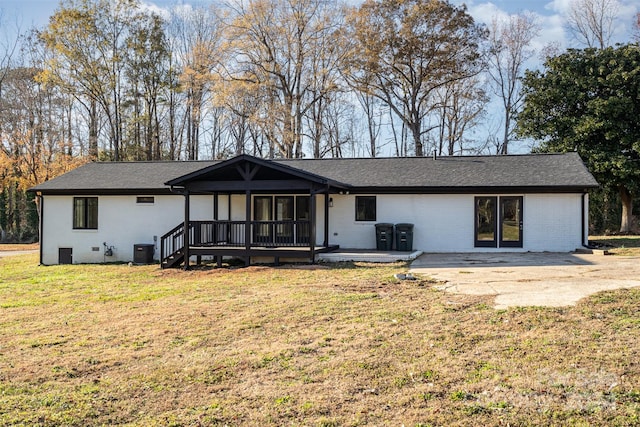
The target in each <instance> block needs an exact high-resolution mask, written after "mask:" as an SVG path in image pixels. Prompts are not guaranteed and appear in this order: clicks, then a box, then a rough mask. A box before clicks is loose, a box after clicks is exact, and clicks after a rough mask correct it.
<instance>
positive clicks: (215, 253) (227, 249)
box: [189, 245, 338, 265]
mask: <svg viewBox="0 0 640 427" xmlns="http://www.w3.org/2000/svg"><path fill="white" fill-rule="evenodd" d="M336 249H338V246H337V245H332V246H315V247H314V248H313V251H312V250H311V248H310V247H309V246H305V247H302V246H298V247H272V246H252V247H251V248H249V249H247V248H245V247H241V246H221V245H215V246H189V255H190V256H196V257H197V259H198V261H199V260H200V259H201V257H203V256H212V257H214V259H215V260H216V262H217V264H218V265H221V264H222V258H223V257H231V258H240V259H244V260H245V264H247V265H249V263H250V260H251V258H258V257H259V258H273V262H274V263H275V264H276V265H277V264H279V263H280V260H281V259H283V258H299V259H307V260H308V261H309V262H315V256H316V255H317V254H320V253H326V252H331V251H334V250H336Z"/></svg>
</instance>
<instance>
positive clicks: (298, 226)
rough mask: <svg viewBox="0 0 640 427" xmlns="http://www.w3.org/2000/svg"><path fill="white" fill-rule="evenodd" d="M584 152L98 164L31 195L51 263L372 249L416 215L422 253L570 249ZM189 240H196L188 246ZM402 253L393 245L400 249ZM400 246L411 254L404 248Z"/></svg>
mask: <svg viewBox="0 0 640 427" xmlns="http://www.w3.org/2000/svg"><path fill="white" fill-rule="evenodd" d="M597 186H598V184H597V182H596V181H595V179H594V178H593V176H592V175H591V174H590V173H589V171H588V170H587V169H586V167H585V166H584V164H583V163H582V161H581V159H580V158H579V156H578V155H577V154H576V153H567V154H531V155H517V156H465V157H440V158H374V159H371V158H369V159H313V160H304V159H301V160H265V159H258V158H255V157H252V156H247V155H241V156H238V157H234V158H232V159H229V160H225V161H206V162H129V163H124V162H122V163H89V164H87V165H84V166H82V167H80V168H78V169H76V170H74V171H71V172H69V173H67V174H65V175H62V176H60V177H58V178H55V179H53V180H51V181H48V182H45V183H43V184H40V185H38V186H36V187H34V188H32V189H31V190H30V191H33V192H35V193H36V195H37V197H38V199H39V203H40V212H41V221H40V223H41V226H40V228H41V230H40V231H41V233H40V242H41V245H40V248H41V254H40V262H41V263H42V264H57V263H67V262H73V263H96V262H104V261H125V262H126V261H131V260H136V251H139V250H141V248H142V249H143V250H144V251H145V254H149V256H150V257H152V258H153V259H155V260H159V261H161V262H162V265H163V266H165V267H169V266H178V265H184V260H185V259H194V258H195V259H199V258H200V257H201V256H212V257H214V258H217V259H218V260H220V259H222V257H223V256H225V257H226V256H236V257H240V258H243V259H245V261H246V262H247V263H249V262H251V259H252V258H253V257H261V258H262V257H272V258H273V259H275V260H276V261H277V260H279V259H280V258H291V257H297V258H303V259H308V260H314V259H315V257H316V255H317V254H318V253H320V252H326V251H331V250H334V249H336V248H338V247H342V248H360V249H375V248H376V246H377V244H379V243H380V242H379V241H377V240H376V239H377V238H376V227H375V224H379V223H389V224H398V223H410V224H413V230H412V237H413V243H412V248H413V249H418V250H422V251H424V252H474V251H482V252H496V251H518V252H520V251H554V252H568V251H572V250H575V249H576V248H579V247H581V246H582V245H585V244H586V243H587V232H588V190H589V189H592V188H596V187H597ZM184 242H187V244H186V245H185V244H184ZM394 249H395V248H394ZM399 249H406V247H401V248H399Z"/></svg>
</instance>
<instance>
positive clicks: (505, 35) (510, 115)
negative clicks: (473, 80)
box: [489, 13, 540, 154]
mask: <svg viewBox="0 0 640 427" xmlns="http://www.w3.org/2000/svg"><path fill="white" fill-rule="evenodd" d="M539 31H540V28H539V26H538V24H537V22H536V20H535V17H534V16H533V15H532V14H528V13H523V14H519V15H511V16H510V17H509V18H508V19H506V20H499V19H498V18H494V19H493V22H492V24H491V35H490V36H489V43H490V47H489V75H490V76H491V79H492V80H493V83H494V84H493V86H494V90H495V93H496V95H497V96H498V98H499V99H500V101H501V102H502V111H503V116H502V137H501V138H496V142H497V143H498V144H499V146H498V149H497V152H498V153H499V154H508V153H509V143H510V141H511V139H512V136H513V128H514V117H515V115H516V114H517V112H518V111H519V110H520V108H521V107H522V99H523V94H522V91H521V83H520V78H521V77H522V75H523V73H524V68H525V63H526V62H527V60H529V59H530V58H531V57H532V56H533V55H534V54H535V51H534V50H533V49H532V48H531V41H532V39H533V38H535V37H536V36H537V35H538V33H539Z"/></svg>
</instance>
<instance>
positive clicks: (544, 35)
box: [0, 0, 640, 48]
mask: <svg viewBox="0 0 640 427" xmlns="http://www.w3.org/2000/svg"><path fill="white" fill-rule="evenodd" d="M143 1H144V2H145V3H147V4H149V5H153V6H157V7H171V6H172V5H175V4H194V3H197V4H206V3H207V1H206V0H193V1H192V0H156V1H153V0H143ZM347 1H348V2H349V3H353V4H355V3H358V2H359V0H347ZM451 1H452V2H453V3H455V4H461V3H466V4H467V6H468V8H469V12H470V13H471V15H472V16H473V17H474V18H475V19H476V20H477V21H480V22H485V23H489V22H490V21H491V18H492V17H493V16H495V15H507V14H514V13H518V12H522V11H525V10H528V11H531V12H534V13H535V14H536V15H538V20H539V23H540V26H541V28H542V30H541V33H540V36H539V37H538V38H537V39H536V40H534V44H535V45H536V47H543V46H545V45H547V44H548V43H550V42H554V43H556V44H558V45H559V47H560V48H566V47H570V46H571V43H572V42H571V39H570V37H569V35H568V34H567V33H566V31H565V30H564V29H563V24H564V22H565V20H564V15H565V13H566V11H567V10H568V7H569V3H570V2H571V1H572V0H492V1H487V0H465V1H463V0H451ZM618 1H619V3H620V10H619V15H620V19H619V21H618V23H617V25H616V36H615V41H618V42H625V41H627V40H628V39H629V34H630V32H631V30H632V25H633V17H634V16H635V14H636V13H637V12H640V0H618ZM57 6H58V0H0V10H1V11H2V12H3V21H2V25H3V26H4V27H5V28H4V30H7V31H9V30H13V29H14V28H15V26H16V23H17V24H18V25H19V27H20V28H21V29H22V30H25V29H27V28H30V27H32V26H35V27H42V26H45V25H46V24H47V22H48V18H49V16H50V15H51V14H53V13H54V11H55V9H56V8H57Z"/></svg>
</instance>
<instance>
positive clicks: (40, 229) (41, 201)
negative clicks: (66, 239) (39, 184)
mask: <svg viewBox="0 0 640 427" xmlns="http://www.w3.org/2000/svg"><path fill="white" fill-rule="evenodd" d="M36 201H37V206H36V207H37V208H38V211H39V212H38V217H39V218H38V219H39V223H40V224H38V233H39V235H38V243H39V245H38V246H39V247H40V249H39V251H40V265H44V263H43V262H42V260H43V250H42V236H43V235H44V233H43V230H44V224H43V223H42V219H43V218H44V215H42V213H43V211H44V197H43V196H42V193H36Z"/></svg>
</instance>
